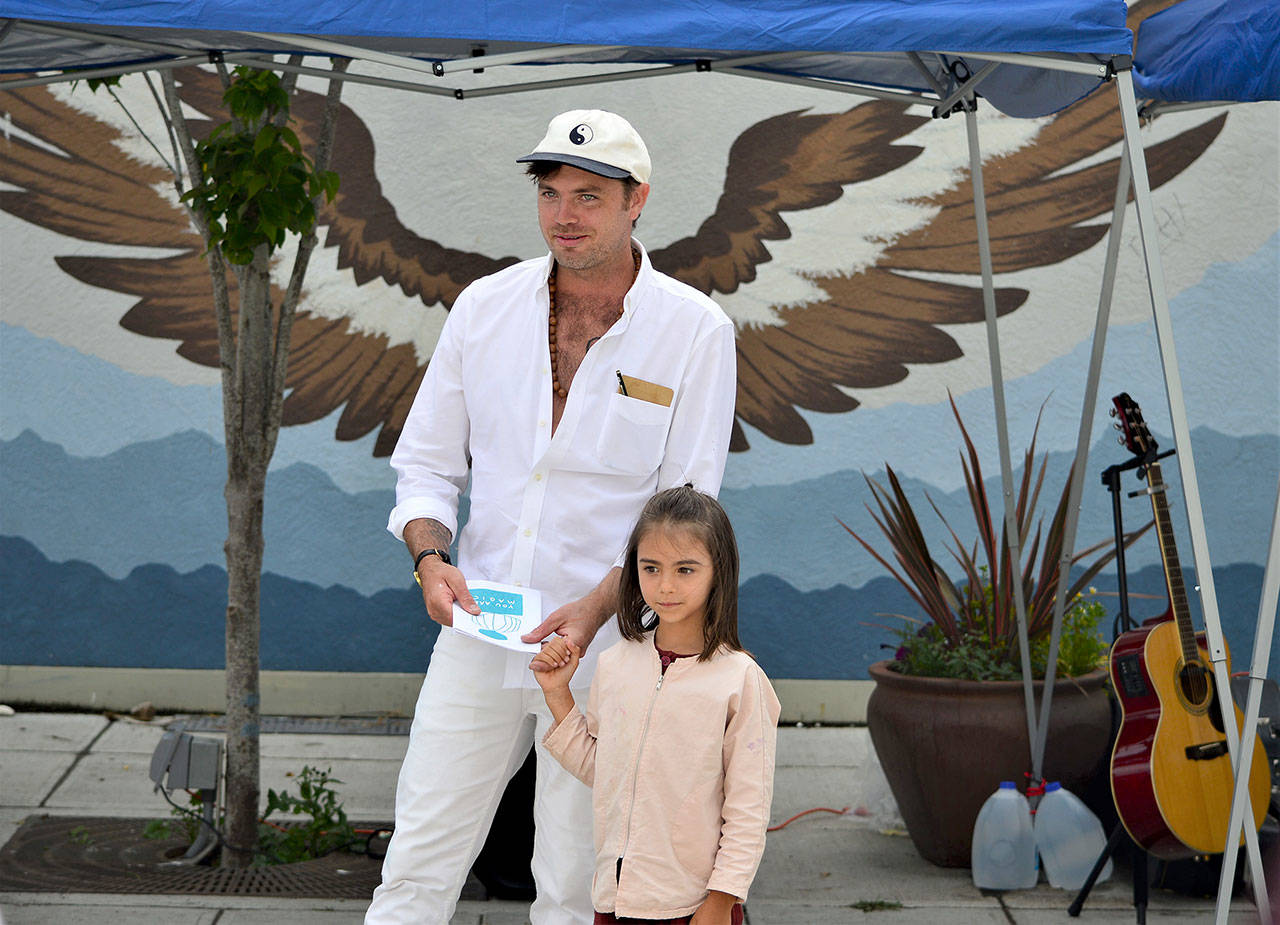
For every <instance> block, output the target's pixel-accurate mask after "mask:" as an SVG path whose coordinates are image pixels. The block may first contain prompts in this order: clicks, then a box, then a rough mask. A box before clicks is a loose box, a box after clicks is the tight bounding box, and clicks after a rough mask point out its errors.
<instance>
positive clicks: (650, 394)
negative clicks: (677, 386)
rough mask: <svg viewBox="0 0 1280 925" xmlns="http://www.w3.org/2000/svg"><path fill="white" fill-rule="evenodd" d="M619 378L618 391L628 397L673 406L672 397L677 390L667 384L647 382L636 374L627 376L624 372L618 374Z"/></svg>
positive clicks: (667, 406)
mask: <svg viewBox="0 0 1280 925" xmlns="http://www.w3.org/2000/svg"><path fill="white" fill-rule="evenodd" d="M618 378H619V382H618V392H619V393H621V394H623V395H626V396H627V397H628V398H637V399H639V400H640V401H647V402H652V403H653V404H655V405H662V406H663V407H664V408H670V407H671V399H672V398H673V397H674V396H675V392H673V391H671V389H669V388H667V387H666V386H665V385H658V384H657V383H656V382H646V381H645V380H644V379H637V378H636V377H635V376H626V375H623V374H622V373H619V374H618Z"/></svg>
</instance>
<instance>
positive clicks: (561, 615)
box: [520, 595, 601, 652]
mask: <svg viewBox="0 0 1280 925" xmlns="http://www.w3.org/2000/svg"><path fill="white" fill-rule="evenodd" d="M600 624H601V619H600V608H599V607H598V606H596V605H595V604H594V603H593V602H592V600H591V596H590V595H589V596H587V597H584V598H582V599H581V600H577V601H570V602H569V603H568V604H565V605H564V606H563V607H558V608H556V609H555V610H553V611H552V612H551V615H550V616H549V617H547V618H546V619H545V620H543V621H542V622H541V623H539V624H538V625H537V626H536V627H534V628H533V629H532V630H530V631H529V632H528V633H525V634H524V635H523V636H521V637H520V639H521V640H522V641H524V642H542V640H544V639H546V638H547V637H548V636H550V635H551V634H552V633H557V634H559V635H561V636H564V637H565V638H566V639H568V640H569V641H570V642H571V643H573V644H574V645H575V646H577V647H578V649H579V650H580V651H583V652H585V651H586V648H587V646H589V645H590V644H591V640H592V639H594V638H595V636H596V631H597V630H598V629H600Z"/></svg>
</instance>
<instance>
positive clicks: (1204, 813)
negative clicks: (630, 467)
mask: <svg viewBox="0 0 1280 925" xmlns="http://www.w3.org/2000/svg"><path fill="white" fill-rule="evenodd" d="M1112 403H1113V404H1114V405H1115V408H1114V410H1113V411H1112V412H1111V413H1112V415H1113V416H1114V417H1116V418H1117V421H1118V423H1117V424H1116V426H1117V427H1118V428H1119V429H1120V430H1121V431H1123V433H1124V436H1123V438H1122V442H1123V443H1124V444H1125V446H1127V447H1128V448H1129V450H1130V451H1131V452H1133V453H1134V454H1136V455H1137V456H1139V457H1140V458H1141V459H1142V468H1140V469H1139V470H1138V472H1139V475H1142V476H1144V477H1145V478H1146V482H1147V494H1148V495H1149V496H1150V497H1151V508H1152V511H1153V513H1154V514H1155V521H1156V528H1157V531H1158V536H1159V542H1160V558H1161V561H1162V562H1163V565H1164V577H1165V584H1166V585H1167V587H1168V591H1169V609H1168V610H1167V611H1166V612H1165V613H1164V614H1162V615H1161V616H1158V617H1155V618H1153V619H1150V620H1147V621H1146V622H1144V623H1143V624H1142V625H1141V626H1139V627H1138V628H1137V629H1133V630H1129V631H1128V632H1126V633H1121V634H1120V635H1119V636H1118V637H1117V638H1116V641H1115V643H1114V644H1113V645H1112V647H1111V681H1112V683H1113V685H1114V687H1115V691H1116V696H1117V697H1118V699H1119V701H1120V707H1121V710H1122V712H1123V718H1122V719H1121V723H1120V731H1119V734H1118V737H1117V739H1116V744H1115V748H1114V749H1113V750H1112V753H1111V794H1112V796H1113V798H1114V799H1115V803H1116V811H1117V812H1118V813H1119V815H1120V821H1121V822H1122V823H1124V827H1125V828H1126V829H1127V830H1128V832H1129V835H1130V836H1132V838H1133V840H1134V841H1135V842H1136V843H1137V844H1139V845H1140V846H1142V847H1143V848H1144V849H1146V850H1147V851H1148V852H1149V853H1151V854H1153V855H1156V856H1157V857H1162V858H1167V859H1170V860H1172V859H1176V858H1185V857H1192V856H1195V855H1200V854H1220V853H1221V852H1222V851H1223V850H1225V848H1226V844H1227V822H1228V817H1229V815H1230V812H1231V791H1232V787H1233V785H1234V780H1233V776H1232V773H1231V757H1230V755H1229V753H1228V751H1227V740H1226V735H1225V733H1224V732H1223V724H1222V713H1221V710H1222V703H1223V700H1222V698H1220V697H1219V696H1218V691H1217V689H1216V685H1215V684H1214V679H1213V669H1212V666H1211V664H1210V662H1209V653H1208V648H1207V646H1206V643H1205V639H1204V634H1203V633H1196V632H1195V630H1194V629H1193V628H1192V625H1191V614H1190V611H1189V609H1188V606H1187V592H1186V587H1185V586H1184V584H1183V581H1182V569H1181V567H1180V566H1179V564H1178V551H1177V548H1176V546H1175V545H1174V538H1173V524H1172V521H1171V520H1170V517H1169V503H1168V499H1167V498H1166V496H1165V486H1164V481H1163V479H1162V477H1161V474H1160V462H1159V460H1158V459H1157V452H1156V450H1157V447H1156V442H1155V440H1153V439H1152V437H1151V433H1150V431H1149V430H1148V429H1147V425H1146V422H1145V421H1143V419H1142V410H1141V409H1140V408H1139V407H1138V405H1137V404H1136V403H1135V402H1134V401H1133V399H1131V398H1130V397H1129V396H1128V394H1126V393H1124V392H1122V393H1120V394H1119V395H1117V396H1116V397H1115V398H1114V399H1112ZM1227 671H1228V673H1229V672H1230V671H1231V662H1230V655H1229V653H1228V656H1227ZM1226 703H1228V704H1230V705H1231V708H1232V709H1234V710H1235V715H1236V728H1237V729H1240V728H1241V727H1242V725H1243V723H1244V715H1243V714H1242V713H1241V711H1240V709H1239V708H1238V707H1236V706H1235V703H1234V702H1233V701H1232V700H1231V698H1230V694H1229V693H1228V695H1227V698H1226ZM1245 741H1246V742H1252V743H1253V745H1252V748H1247V749H1246V750H1245V754H1246V755H1248V756H1250V757H1251V759H1252V760H1251V761H1250V763H1249V797H1250V800H1251V801H1252V807H1253V826H1254V828H1255V829H1257V828H1259V827H1260V826H1261V825H1262V817H1263V815H1264V814H1265V813H1266V809H1267V802H1268V799H1269V798H1270V794H1271V778H1270V771H1269V768H1268V764H1267V759H1266V754H1265V752H1264V751H1263V748H1262V741H1261V740H1260V739H1259V738H1258V736H1257V734H1256V733H1255V734H1254V735H1253V736H1252V737H1251V738H1247V739H1246V740H1245Z"/></svg>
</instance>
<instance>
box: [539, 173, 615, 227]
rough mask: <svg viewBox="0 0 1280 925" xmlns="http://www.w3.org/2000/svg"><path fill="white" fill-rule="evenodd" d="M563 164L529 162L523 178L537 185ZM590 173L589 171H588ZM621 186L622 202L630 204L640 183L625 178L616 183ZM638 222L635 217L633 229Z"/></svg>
mask: <svg viewBox="0 0 1280 925" xmlns="http://www.w3.org/2000/svg"><path fill="white" fill-rule="evenodd" d="M563 166H564V164H561V163H560V162H559V161H530V162H529V166H527V167H525V169H524V172H525V176H527V177H529V178H530V179H531V180H533V182H534V183H537V182H538V181H539V180H545V179H546V178H547V177H549V176H551V175H552V174H554V173H555V172H556V171H558V170H559V169H560V168H561V167H563ZM588 172H590V171H588ZM600 179H602V180H608V179H610V178H609V177H601V178H600ZM618 182H619V183H621V184H622V195H623V201H624V202H627V203H630V202H631V198H632V197H633V196H634V195H635V194H636V190H637V189H639V188H640V181H639V180H637V179H636V178H635V177H631V176H627V177H623V178H622V179H621V180H619V181H618ZM639 221H640V217H639V216H636V220H635V221H634V222H632V223H631V226H632V227H633V228H634V227H635V225H636V224H637V223H638V222H639Z"/></svg>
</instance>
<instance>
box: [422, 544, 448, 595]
mask: <svg viewBox="0 0 1280 925" xmlns="http://www.w3.org/2000/svg"><path fill="white" fill-rule="evenodd" d="M427 556H439V557H440V561H441V562H443V563H444V564H445V565H453V560H452V559H450V558H449V550H447V549H434V548H433V549H424V550H422V552H420V553H418V557H417V558H416V559H414V560H413V580H414V581H416V582H417V583H418V586H419V587H421V586H422V579H421V578H419V577H418V565H419V564H420V563H421V562H422V560H423V559H425V558H426V557H427Z"/></svg>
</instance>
